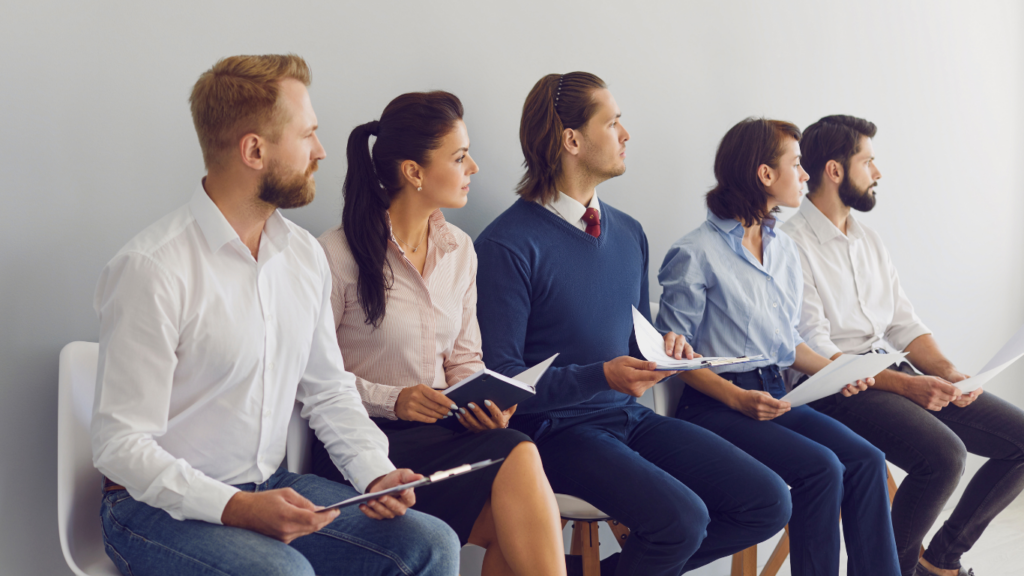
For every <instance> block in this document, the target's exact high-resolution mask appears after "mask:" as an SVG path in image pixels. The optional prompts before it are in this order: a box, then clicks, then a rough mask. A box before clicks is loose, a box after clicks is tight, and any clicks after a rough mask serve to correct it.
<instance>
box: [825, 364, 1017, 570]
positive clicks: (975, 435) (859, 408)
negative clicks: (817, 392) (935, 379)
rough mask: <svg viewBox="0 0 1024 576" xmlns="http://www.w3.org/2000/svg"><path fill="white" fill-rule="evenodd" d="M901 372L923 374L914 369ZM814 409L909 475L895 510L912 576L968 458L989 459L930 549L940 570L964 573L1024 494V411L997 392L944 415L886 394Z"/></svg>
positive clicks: (904, 562)
mask: <svg viewBox="0 0 1024 576" xmlns="http://www.w3.org/2000/svg"><path fill="white" fill-rule="evenodd" d="M901 366H902V371H904V372H907V373H910V374H917V372H916V371H914V369H913V368H912V367H910V366H909V365H908V364H906V363H903V364H902V365H901ZM811 406H812V407H813V408H814V409H815V410H818V411H819V412H822V413H823V414H827V415H829V416H831V417H833V418H835V419H836V420H838V421H840V422H842V423H843V424H846V426H847V427H849V428H850V429H851V430H853V431H854V432H856V433H858V434H860V435H861V436H862V437H863V438H864V439H866V440H867V441H868V442H870V443H871V444H873V445H874V446H875V447H877V448H878V449H879V450H881V451H883V452H885V458H886V460H888V461H889V462H892V463H893V464H895V465H896V466H899V467H900V468H901V469H902V470H905V471H906V472H907V477H906V479H905V480H904V481H903V483H902V484H901V485H900V487H899V490H897V491H896V499H895V500H894V501H893V504H892V527H893V531H894V533H895V536H896V550H897V553H898V554H899V558H900V570H901V571H902V573H903V574H904V575H905V576H909V575H911V574H913V573H914V570H915V567H916V566H917V560H918V554H919V553H920V550H921V544H922V542H923V540H924V537H925V535H926V534H927V532H928V530H929V529H930V528H931V526H932V524H934V523H935V520H936V519H937V518H938V516H939V513H940V512H942V509H943V507H944V506H945V504H946V501H947V500H949V497H950V496H951V495H952V494H953V491H954V490H955V489H956V486H957V484H958V483H959V482H960V477H961V476H962V475H963V472H964V465H965V462H966V460H967V453H968V452H969V453H971V454H976V455H978V456H982V457H984V458H988V459H989V460H988V461H987V462H986V463H985V464H984V465H983V466H982V467H981V469H980V470H978V472H977V474H975V475H974V477H973V478H972V479H971V481H970V483H969V484H968V485H967V489H966V491H965V492H964V494H963V497H962V498H961V499H960V501H959V502H958V503H957V505H956V508H955V509H954V510H953V514H952V515H951V516H950V517H949V519H948V520H946V522H945V523H944V524H943V525H942V527H941V528H940V529H939V531H938V532H937V533H936V534H935V536H934V537H933V538H932V541H931V543H929V545H928V549H927V551H926V552H925V555H924V557H925V559H927V560H928V561H929V562H931V563H932V564H933V565H934V566H936V567H937V568H942V569H950V570H955V569H959V568H960V556H961V555H962V554H963V553H964V552H966V551H967V550H970V548H971V546H973V545H974V543H975V542H977V540H978V538H979V537H980V536H981V533H982V532H984V530H985V528H986V527H987V526H988V524H989V522H991V521H992V519H993V518H995V517H996V515H997V514H999V513H1000V512H1002V511H1003V509H1004V508H1006V507H1007V506H1008V505H1009V504H1010V503H1011V502H1013V500H1014V498H1016V497H1017V495H1019V494H1020V493H1021V491H1022V490H1024V411H1022V410H1021V409H1020V408H1018V407H1016V406H1014V405H1013V404H1010V403H1009V402H1006V401H1005V400H1003V399H1001V398H999V397H998V396H996V395H995V394H992V393H991V392H985V393H983V394H982V395H981V396H979V397H978V399H977V400H975V401H974V402H973V403H971V404H970V405H969V406H967V407H966V408H960V407H958V406H955V405H953V404H950V405H949V406H946V407H945V408H943V409H942V410H941V411H939V412H933V411H930V410H926V409H925V408H922V407H921V406H919V405H917V404H916V403H914V402H913V401H911V400H909V399H908V398H905V397H903V396H900V395H898V394H893V393H890V392H884V391H881V390H867V391H866V392H862V393H860V394H857V395H855V396H851V397H849V398H845V397H843V396H842V395H840V394H835V395H833V396H830V397H828V398H823V399H821V400H818V401H816V402H812V403H811Z"/></svg>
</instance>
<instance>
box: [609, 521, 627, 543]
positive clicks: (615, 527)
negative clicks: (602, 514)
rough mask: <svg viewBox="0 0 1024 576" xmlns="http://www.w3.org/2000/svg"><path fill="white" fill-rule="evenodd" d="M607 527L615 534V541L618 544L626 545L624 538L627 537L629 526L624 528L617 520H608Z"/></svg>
mask: <svg viewBox="0 0 1024 576" xmlns="http://www.w3.org/2000/svg"><path fill="white" fill-rule="evenodd" d="M607 523H608V527H609V528H611V529H612V534H615V541H616V542H618V543H619V546H625V545H626V538H629V528H626V527H625V526H624V525H623V524H622V523H621V522H619V521H618V520H608V522H607Z"/></svg>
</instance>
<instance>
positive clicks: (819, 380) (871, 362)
mask: <svg viewBox="0 0 1024 576" xmlns="http://www.w3.org/2000/svg"><path fill="white" fill-rule="evenodd" d="M905 357H906V354H865V355H863V356H858V355H856V354H843V355H842V356H840V357H839V358H836V359H835V360H834V361H833V362H832V363H831V364H829V365H828V366H826V367H824V368H822V369H821V370H820V371H819V372H818V373H817V374H815V375H814V376H811V377H810V378H808V379H807V380H806V381H805V382H804V383H803V384H801V385H799V386H797V387H796V388H795V389H794V390H793V391H792V392H790V393H789V394H786V395H785V396H783V397H782V398H781V400H783V401H786V402H789V403H790V404H792V405H793V407H796V406H803V405H804V404H807V403H808V402H814V401H815V400H819V399H821V398H825V397H826V396H831V395H833V394H835V393H837V392H839V391H840V390H842V389H843V387H845V386H846V385H847V384H852V383H854V382H856V381H857V380H863V379H865V378H870V377H874V376H876V375H878V373H879V372H881V371H882V370H885V369H886V368H888V367H889V366H891V365H893V364H895V363H897V362H899V361H901V360H903V358H905Z"/></svg>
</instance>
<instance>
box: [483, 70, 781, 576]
mask: <svg viewBox="0 0 1024 576" xmlns="http://www.w3.org/2000/svg"><path fill="white" fill-rule="evenodd" d="M620 116H621V113H620V111H619V108H618V105H617V104H616V102H615V99H614V98H613V97H612V94H611V92H610V91H609V90H608V89H607V87H606V86H605V84H604V82H602V81H601V79H600V78H598V77H597V76H594V75H593V74H588V73H585V72H572V73H569V74H550V75H548V76H545V77H544V78H541V80H540V81H539V82H537V84H536V85H535V86H534V88H533V90H532V91H531V92H530V94H529V96H527V99H526V103H525V105H524V106H523V116H522V122H521V125H520V140H521V144H522V148H523V154H524V156H525V159H526V160H525V165H526V174H525V175H524V176H523V179H522V181H521V182H520V185H519V187H518V190H517V192H518V194H519V196H520V198H519V200H517V201H516V202H515V203H514V204H513V205H512V206H511V207H510V208H509V209H508V210H506V211H505V212H504V213H503V214H502V215H501V216H499V217H498V218H497V219H496V220H495V221H494V222H492V223H491V224H490V225H489V226H488V227H487V229H486V230H484V231H483V233H481V235H480V237H479V238H478V239H477V241H476V250H477V255H478V258H479V270H478V274H477V284H478V304H477V308H478V317H479V321H480V329H481V335H482V339H483V350H484V362H485V363H486V364H487V365H488V366H489V367H490V368H491V369H493V370H497V371H499V372H502V373H504V374H507V375H513V374H516V373H518V372H521V371H522V370H523V369H525V367H527V366H531V365H533V364H535V363H537V362H540V361H542V360H544V359H545V358H547V357H549V356H551V355H552V354H554V353H556V352H558V353H560V355H559V357H558V359H557V360H556V364H555V365H554V366H553V367H552V368H550V369H549V370H548V372H547V374H546V375H545V376H544V377H543V378H542V379H541V381H540V382H539V384H538V385H537V394H536V396H535V397H534V398H531V399H530V400H527V401H524V402H523V403H522V404H520V406H519V409H518V411H517V412H516V415H515V417H514V418H512V420H511V426H512V427H514V428H517V429H519V430H521V431H523V432H525V433H527V434H529V435H530V436H531V437H532V438H533V439H534V441H535V442H536V445H537V449H538V450H539V451H540V454H541V459H542V461H543V463H544V469H545V472H546V473H547V475H548V479H549V480H550V482H551V486H552V488H553V489H554V490H555V492H559V493H564V494H569V495H572V496H576V497H578V498H582V499H584V500H586V501H587V502H589V503H590V504H592V505H594V506H596V507H597V508H599V509H600V510H602V511H604V512H605V513H607V514H609V515H611V516H612V517H614V518H616V519H617V520H619V521H621V522H622V523H624V524H625V525H626V526H628V527H629V528H630V529H631V534H630V536H629V538H628V539H627V540H626V542H625V545H624V547H623V551H622V554H621V556H619V557H618V560H617V567H616V568H615V569H614V573H615V574H619V575H626V574H643V575H647V576H650V575H666V576H668V575H672V576H677V575H678V574H679V573H680V572H682V571H684V570H690V569H693V568H696V567H698V566H701V565H704V564H707V563H708V562H711V561H713V560H715V559H717V558H720V557H723V556H727V555H729V554H732V553H733V552H736V551H738V550H742V549H744V548H746V547H748V546H750V545H752V544H756V543H757V542H760V541H762V540H765V539H767V538H769V537H770V536H772V535H773V534H775V533H776V532H777V531H778V530H780V529H781V528H782V526H783V525H784V524H785V523H786V521H787V520H788V519H789V514H790V500H789V493H788V490H787V488H786V485H785V483H783V482H782V480H781V479H780V478H779V477H778V476H776V475H775V474H774V473H772V472H771V471H770V470H768V469H767V468H766V467H764V466H762V465H761V464H759V463H758V462H756V461H754V460H753V459H752V458H750V457H749V456H747V455H746V454H744V453H743V452H741V451H740V450H739V449H737V448H735V447H734V446H732V445H731V444H729V443H728V442H725V441H724V440H722V439H721V438H719V437H717V436H715V435H714V434H712V433H710V432H707V431H704V430H702V429H700V428H698V427H696V426H693V425H691V424H689V423H687V422H683V421H680V420H676V419H674V418H666V417H661V416H658V415H657V414H655V413H654V412H653V411H652V410H650V409H648V408H646V407H644V406H642V405H640V404H638V403H637V401H636V398H637V397H639V396H641V395H642V394H643V393H644V391H645V390H647V389H648V388H650V387H651V386H653V385H654V384H656V383H657V382H658V381H659V380H661V379H662V378H664V377H665V376H668V375H670V374H667V373H665V372H658V371H656V370H655V368H656V366H655V365H654V363H652V362H647V361H644V360H640V359H638V358H639V352H638V350H637V349H636V345H635V340H633V339H632V337H631V335H632V326H633V320H632V309H631V307H632V306H635V307H636V308H637V309H639V310H640V311H641V312H642V313H643V314H644V315H645V316H647V317H648V318H649V317H650V304H649V296H648V279H647V269H648V249H647V237H646V236H645V235H644V231H643V228H642V227H641V226H640V224H639V223H638V222H637V221H636V220H634V219H632V218H630V217H629V216H628V215H626V214H625V213H623V212H620V211H619V210H616V209H615V208H613V207H612V206H610V205H608V204H607V203H605V202H603V201H602V202H599V201H598V198H597V194H596V187H597V185H598V184H600V183H601V182H604V181H606V180H608V179H610V178H614V177H616V176H619V175H621V174H623V173H624V172H625V170H626V165H625V150H626V142H627V140H629V133H628V132H627V131H626V129H625V128H624V127H623V126H622V123H621V121H620ZM665 341H666V344H665V345H666V351H667V352H669V353H671V354H673V355H675V356H676V357H677V358H680V357H682V356H683V355H686V356H688V357H692V354H693V352H692V350H691V349H690V348H689V346H688V345H687V344H686V343H685V342H684V341H683V340H682V339H680V338H678V337H677V336H676V335H675V334H668V335H666V339H665ZM613 562H614V560H613ZM603 568H604V567H603ZM606 568H607V570H605V569H603V573H611V572H612V568H611V567H610V566H608V567H606Z"/></svg>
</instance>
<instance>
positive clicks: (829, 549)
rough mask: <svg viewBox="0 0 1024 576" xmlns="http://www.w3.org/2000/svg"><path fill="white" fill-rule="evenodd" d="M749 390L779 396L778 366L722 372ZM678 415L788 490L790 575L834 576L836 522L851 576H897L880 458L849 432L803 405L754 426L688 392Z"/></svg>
mask: <svg viewBox="0 0 1024 576" xmlns="http://www.w3.org/2000/svg"><path fill="white" fill-rule="evenodd" d="M721 376H723V377H725V378H727V379H729V380H732V381H733V383H734V384H736V385H737V386H739V387H740V388H744V389H746V390H764V391H766V392H768V393H769V394H771V395H772V396H773V397H775V398H781V397H782V396H783V395H785V393H786V390H785V386H784V384H783V382H782V377H781V375H780V374H779V369H778V368H777V367H775V366H769V367H766V368H759V369H757V370H753V371H750V372H743V373H739V374H722V375H721ZM677 416H678V417H679V418H682V419H684V420H687V421H689V422H692V423H694V424H697V425H698V426H701V427H703V428H707V429H708V430H710V431H712V432H714V433H716V434H718V435H719V436H721V437H722V438H725V439H726V440H728V441H729V442H732V443H733V444H735V445H736V446H737V447H739V448H740V449H741V450H743V451H744V452H746V453H747V454H749V455H751V456H753V457H754V458H756V459H757V460H758V461H759V462H762V463H763V464H765V465H766V466H768V467H769V468H771V469H772V470H773V471H774V472H776V473H777V474H778V475H779V476H781V477H782V479H783V480H785V481H786V483H787V484H789V486H790V489H791V492H792V497H793V515H792V518H791V519H790V521H789V537H790V563H791V566H792V568H793V570H792V571H793V574H799V575H801V576H809V575H812V574H813V575H817V576H837V575H838V574H839V548H840V546H839V519H840V512H842V523H843V536H844V538H845V540H846V550H847V553H848V555H849V560H848V574H849V575H850V576H869V575H870V576H899V575H900V568H899V561H898V560H897V556H896V540H895V538H894V537H893V530H892V520H891V518H890V514H889V496H888V489H887V485H886V472H885V456H884V455H883V454H882V452H881V451H880V450H878V449H877V448H875V447H874V446H872V445H871V444H870V443H869V442H868V441H867V440H864V439H863V438H861V437H860V436H858V435H857V434H855V433H854V432H853V431H851V430H850V429H849V428H847V427H846V426H844V425H843V424H841V423H839V422H837V421H836V420H834V419H832V418H830V417H828V416H825V415H824V414H821V413H819V412H817V411H815V410H814V409H813V408H810V407H808V406H799V407H797V408H794V409H792V410H790V411H789V412H787V413H786V414H783V415H782V416H779V417H778V418H775V419H774V420H770V421H765V422H761V421H757V420H754V419H752V418H750V417H748V416H746V415H744V414H742V413H740V412H737V411H735V410H733V409H731V408H729V407H727V406H726V405H724V404H722V403H721V402H718V401H717V400H714V399H713V398H711V397H709V396H706V395H704V394H702V393H701V392H698V391H697V390H695V389H693V388H692V387H689V386H688V387H687V388H686V390H685V392H684V393H683V397H682V399H680V401H679V409H678V412H677Z"/></svg>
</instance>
